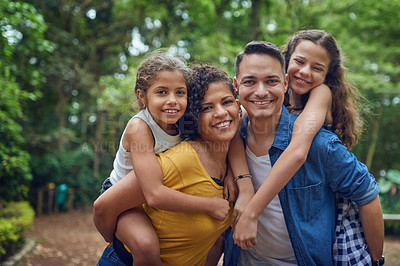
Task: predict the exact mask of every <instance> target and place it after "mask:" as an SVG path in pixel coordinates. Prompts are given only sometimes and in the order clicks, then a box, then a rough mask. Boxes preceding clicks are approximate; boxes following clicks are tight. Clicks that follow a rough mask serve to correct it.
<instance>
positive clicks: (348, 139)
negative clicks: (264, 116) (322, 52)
mask: <svg viewBox="0 0 400 266" xmlns="http://www.w3.org/2000/svg"><path fill="white" fill-rule="evenodd" d="M303 40H308V41H311V42H313V43H315V44H317V45H321V46H322V47H324V48H325V49H326V51H327V52H328V54H329V57H330V60H331V63H330V65H329V69H328V72H327V74H326V77H325V81H324V83H325V84H326V85H327V86H328V87H329V88H330V89H331V91H332V116H333V126H334V128H335V133H336V135H338V137H339V138H340V140H341V141H342V142H343V144H344V145H345V146H346V147H347V148H351V147H352V146H353V145H355V144H356V143H357V141H358V138H359V136H360V134H361V132H362V121H361V117H360V112H359V109H360V100H361V99H362V96H361V94H360V93H359V91H358V89H357V88H355V87H354V86H352V85H351V84H349V83H348V82H347V81H346V79H345V76H344V72H345V70H346V69H345V67H344V66H343V65H342V55H341V52H340V49H339V47H338V46H337V44H336V41H335V39H334V38H333V37H332V36H331V35H330V34H328V33H326V32H325V31H323V30H303V31H299V32H298V33H296V34H294V35H293V36H292V37H291V38H290V39H289V41H288V42H287V44H286V45H285V46H284V47H283V54H284V56H285V63H286V72H287V68H288V65H289V61H290V57H291V56H292V54H293V52H294V50H295V49H296V47H297V45H298V44H299V43H300V42H301V41H303ZM308 97H309V93H307V94H305V95H303V98H302V99H303V106H304V105H305V104H306V102H307V101H308Z"/></svg>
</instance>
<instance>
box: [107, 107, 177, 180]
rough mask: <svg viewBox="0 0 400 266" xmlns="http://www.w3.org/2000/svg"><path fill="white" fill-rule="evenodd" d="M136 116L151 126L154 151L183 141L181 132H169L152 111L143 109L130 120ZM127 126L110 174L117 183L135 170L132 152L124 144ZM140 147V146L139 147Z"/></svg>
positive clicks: (159, 150)
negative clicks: (173, 134)
mask: <svg viewBox="0 0 400 266" xmlns="http://www.w3.org/2000/svg"><path fill="white" fill-rule="evenodd" d="M134 118H140V119H142V120H143V121H144V122H146V124H147V125H148V126H149V127H150V130H151V132H152V133H153V138H154V153H159V152H163V151H165V150H167V149H169V148H171V147H173V146H175V145H176V144H178V143H179V142H181V141H182V140H181V137H180V134H178V135H175V136H171V135H169V134H167V133H166V132H165V131H164V130H163V129H162V128H161V127H160V126H159V125H158V124H157V123H156V122H155V121H154V119H153V117H152V116H151V114H150V112H149V111H148V110H147V109H144V110H141V111H140V112H139V113H138V114H136V115H135V116H133V117H132V118H131V119H130V120H132V119H134ZM125 131H126V127H125V129H124V132H123V133H122V137H121V140H120V142H119V148H118V151H117V154H116V155H115V159H114V164H113V167H114V169H113V170H112V171H111V174H110V181H111V183H112V184H113V185H115V184H116V183H117V182H118V181H119V180H121V179H122V178H123V177H124V176H126V175H127V174H128V173H129V172H130V171H132V170H133V166H132V158H131V153H130V152H128V151H126V150H125V149H124V147H123V146H122V139H123V137H124V134H125ZM138 148H139V149H140V147H138Z"/></svg>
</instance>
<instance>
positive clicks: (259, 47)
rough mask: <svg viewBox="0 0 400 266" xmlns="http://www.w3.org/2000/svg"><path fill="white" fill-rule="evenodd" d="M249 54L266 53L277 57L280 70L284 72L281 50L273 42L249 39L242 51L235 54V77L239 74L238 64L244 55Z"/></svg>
mask: <svg viewBox="0 0 400 266" xmlns="http://www.w3.org/2000/svg"><path fill="white" fill-rule="evenodd" d="M250 54H266V55H270V56H272V57H275V58H276V59H278V61H279V63H280V64H281V66H282V72H283V73H285V58H284V57H283V54H282V52H281V50H279V48H278V46H276V45H275V44H273V43H270V42H267V41H251V42H249V43H248V44H246V46H245V47H244V49H243V51H241V52H240V53H239V54H238V55H237V56H236V63H235V74H236V77H238V76H239V66H240V63H241V62H242V60H243V57H244V56H245V55H250Z"/></svg>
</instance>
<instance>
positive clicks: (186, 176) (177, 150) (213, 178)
mask: <svg viewBox="0 0 400 266" xmlns="http://www.w3.org/2000/svg"><path fill="white" fill-rule="evenodd" d="M193 71H194V79H193V84H192V86H193V91H194V92H193V93H192V95H189V96H188V108H187V113H186V115H185V116H184V118H183V119H182V120H181V122H180V123H179V126H180V130H181V133H182V135H183V136H184V137H186V138H188V140H187V141H183V142H181V143H180V144H178V145H176V146H175V147H172V148H170V149H169V150H168V151H166V152H164V153H160V154H158V155H157V157H158V161H159V163H160V165H161V168H162V172H163V183H164V185H166V186H168V187H170V188H173V189H176V190H179V191H181V192H184V193H187V194H190V195H194V196H199V197H220V198H222V197H223V182H224V179H225V176H226V173H227V161H226V157H227V152H228V149H229V145H230V142H231V140H232V138H233V137H234V135H235V133H236V131H237V128H238V124H239V108H238V106H237V104H236V98H235V93H234V87H233V84H232V82H231V79H230V78H229V77H228V76H227V75H226V73H225V72H223V71H222V70H219V69H218V68H216V67H212V66H207V65H199V66H196V67H193ZM134 179H135V176H134V174H133V173H131V174H129V175H128V176H126V178H123V179H122V180H121V181H120V182H118V183H117V184H116V185H114V186H113V187H112V188H110V189H109V190H107V191H106V193H104V194H103V195H102V196H101V197H107V199H105V200H104V202H110V201H112V200H114V199H116V198H118V199H119V200H121V198H125V200H134V201H135V202H137V203H145V201H144V197H143V194H142V192H141V189H140V186H139V185H138V184H137V181H136V182H135V180H134ZM239 185H240V184H239ZM121 193H122V194H121ZM115 195H118V197H116V196H115ZM121 195H126V197H124V196H121ZM132 195H134V198H132ZM113 204H118V202H114V203H113ZM171 204H174V203H173V202H171ZM143 206H144V210H145V212H146V213H147V215H148V216H149V218H150V220H151V222H152V224H153V226H154V227H155V229H156V232H157V235H158V238H159V241H160V253H161V261H162V263H163V264H164V265H203V264H205V262H206V259H207V255H208V251H209V250H210V249H211V247H212V246H213V244H214V243H215V241H216V240H217V239H218V237H219V236H220V235H221V233H222V232H224V230H225V229H226V228H228V226H229V224H230V218H231V212H232V211H231V210H230V211H229V214H228V215H227V216H226V217H225V219H224V220H223V221H220V220H217V219H215V218H213V217H211V216H210V215H208V214H206V213H193V212H188V213H182V212H180V213H175V212H168V211H163V210H159V209H155V208H151V207H149V206H148V205H147V204H144V205H143ZM218 211H221V212H224V211H225V210H218ZM122 215H123V214H122ZM144 241H145V240H144ZM111 249H112V247H110V248H107V249H106V251H105V253H104V254H103V256H102V258H101V259H100V261H99V263H98V264H99V265H116V264H117V263H120V262H118V261H117V260H115V259H116V257H115V255H116V254H115V253H113V252H112V250H111ZM119 251H121V250H119ZM122 252H124V248H123V250H122ZM134 252H135V251H132V253H133V254H134ZM112 260H114V262H111V261H112Z"/></svg>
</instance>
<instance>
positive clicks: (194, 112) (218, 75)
mask: <svg viewBox="0 0 400 266" xmlns="http://www.w3.org/2000/svg"><path fill="white" fill-rule="evenodd" d="M190 67H191V69H192V76H191V79H190V80H191V83H190V84H189V87H190V92H191V93H190V94H189V95H188V103H187V107H186V112H185V114H184V115H183V117H182V118H181V119H180V120H179V123H178V126H179V130H180V132H181V137H182V138H183V139H186V138H189V139H190V140H195V139H197V138H199V137H201V136H200V130H199V127H200V118H201V110H202V103H203V99H204V95H205V94H206V92H207V90H208V87H209V85H210V84H211V83H214V82H224V83H225V84H226V85H227V86H228V87H229V89H230V90H231V92H232V94H233V96H234V97H235V98H236V93H235V87H234V86H233V82H232V79H231V78H230V77H229V76H228V75H227V74H226V73H225V72H224V71H223V70H221V69H219V68H218V67H216V66H211V65H207V64H204V63H192V64H191V66H190Z"/></svg>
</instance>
